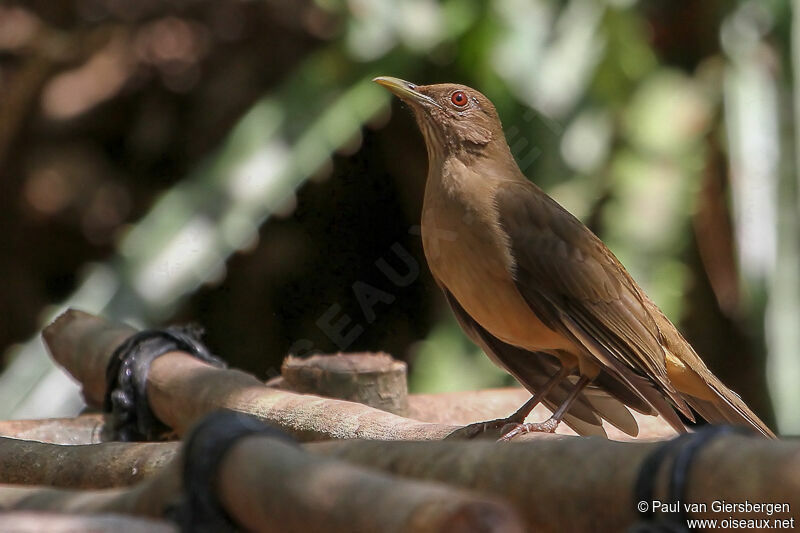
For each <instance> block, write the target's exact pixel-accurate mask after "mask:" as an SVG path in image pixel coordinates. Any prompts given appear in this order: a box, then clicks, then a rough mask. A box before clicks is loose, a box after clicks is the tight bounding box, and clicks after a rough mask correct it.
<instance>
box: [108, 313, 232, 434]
mask: <svg viewBox="0 0 800 533" xmlns="http://www.w3.org/2000/svg"><path fill="white" fill-rule="evenodd" d="M202 334H203V330H202V329H201V328H200V327H198V326H196V325H188V326H170V327H168V328H166V329H151V330H145V331H140V332H138V333H134V334H133V335H131V336H130V337H128V338H127V339H126V340H125V342H123V343H122V344H120V345H119V346H117V348H116V350H114V353H113V354H112V356H111V359H110V360H109V362H108V367H107V368H106V395H105V399H104V401H103V410H104V411H105V412H107V413H111V426H112V429H113V434H114V438H115V439H117V440H121V441H125V442H131V441H141V440H159V439H160V438H162V437H163V435H164V434H165V433H167V432H168V431H169V428H168V427H167V426H165V425H164V424H163V423H162V422H161V421H160V420H158V418H156V416H155V415H154V414H153V411H152V410H151V409H150V405H149V404H148V402H147V374H148V372H149V371H150V364H151V363H152V362H153V360H155V359H156V358H157V357H160V356H162V355H164V354H165V353H168V352H173V351H181V352H186V353H188V354H190V355H192V356H194V357H196V358H197V359H200V360H201V361H204V362H206V363H209V364H211V365H214V366H216V367H218V368H225V367H226V365H225V362H224V361H223V360H222V359H220V358H219V357H217V356H215V355H213V354H212V353H211V352H209V351H208V348H206V347H205V345H204V344H203V343H202V342H200V337H201V336H202Z"/></svg>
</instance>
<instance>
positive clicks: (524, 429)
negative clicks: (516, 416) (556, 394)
mask: <svg viewBox="0 0 800 533" xmlns="http://www.w3.org/2000/svg"><path fill="white" fill-rule="evenodd" d="M590 381H591V380H590V379H589V378H588V377H586V376H581V377H580V379H578V382H577V383H575V387H573V389H572V390H571V391H570V392H569V395H568V396H567V398H566V399H565V400H564V401H563V402H562V403H561V405H559V406H558V409H556V411H555V412H554V413H553V416H551V417H550V418H548V419H547V420H545V421H544V422H539V423H533V424H517V426H516V427H515V428H514V429H512V430H511V431H509V432H508V433H506V434H505V435H503V436H502V437H500V441H503V442H508V441H510V440H511V439H513V438H514V437H516V436H517V435H521V434H523V433H532V432H534V431H537V432H540V433H553V432H554V431H555V430H556V428H557V427H558V424H559V423H560V422H561V419H562V418H564V415H565V414H566V413H567V410H568V409H569V406H570V405H572V402H574V401H575V399H576V398H577V397H578V395H579V394H580V393H581V391H582V390H583V389H584V388H585V387H586V385H588V384H589V382H590Z"/></svg>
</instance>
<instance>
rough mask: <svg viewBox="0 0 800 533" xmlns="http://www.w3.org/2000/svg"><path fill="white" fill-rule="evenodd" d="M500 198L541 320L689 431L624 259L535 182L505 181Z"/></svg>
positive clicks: (521, 280)
mask: <svg viewBox="0 0 800 533" xmlns="http://www.w3.org/2000/svg"><path fill="white" fill-rule="evenodd" d="M494 201H495V204H496V208H497V211H498V214H499V221H500V225H501V226H502V228H503V230H504V231H505V232H506V233H507V234H508V237H509V244H510V246H511V251H512V256H513V258H514V261H515V264H514V269H515V270H514V272H513V274H514V280H515V283H516V286H517V289H518V290H519V292H520V294H521V295H522V296H523V298H524V299H525V301H526V302H527V303H528V305H529V306H530V307H531V309H532V310H533V311H534V312H535V313H536V315H537V316H538V317H539V319H540V320H541V321H542V322H543V323H544V324H545V325H547V326H548V327H550V328H551V329H553V330H555V331H558V332H560V333H562V334H564V335H566V336H568V337H569V338H571V339H572V340H573V341H574V342H575V343H576V344H578V345H579V346H582V347H583V348H584V349H585V351H586V353H587V354H589V355H591V356H592V357H593V358H594V359H595V361H596V362H597V363H599V365H600V367H601V368H602V369H604V370H605V371H607V372H608V373H609V374H610V375H611V376H613V377H614V378H616V379H617V380H618V381H620V382H621V383H623V384H624V385H625V386H627V387H628V388H629V389H630V390H631V391H632V392H635V393H636V394H637V395H639V396H640V397H641V398H642V399H644V400H646V401H647V402H648V403H650V404H651V405H652V406H653V407H654V408H655V409H656V410H657V411H658V412H659V413H660V414H661V415H662V416H664V418H665V419H666V420H667V421H668V422H669V423H670V424H671V425H672V426H673V427H675V429H677V430H679V431H680V430H682V429H683V423H682V422H681V421H680V419H679V418H678V416H677V415H676V413H675V411H674V410H673V409H672V407H671V406H670V405H669V403H667V402H666V401H665V400H664V395H666V396H667V397H668V398H669V399H670V400H671V402H672V404H673V406H674V407H675V408H677V409H678V410H680V411H681V412H682V413H683V414H684V415H685V416H687V417H689V418H690V419H692V418H693V415H692V412H691V410H690V409H689V406H688V405H687V404H686V402H685V401H684V399H683V398H682V397H681V395H680V393H679V392H678V391H677V390H676V389H675V387H674V386H673V385H672V384H671V383H670V381H669V378H668V376H667V370H666V361H665V357H666V356H665V353H664V350H663V348H662V345H661V342H660V341H661V333H660V331H659V329H658V326H657V325H656V323H655V321H654V319H653V317H652V316H651V314H650V313H649V312H648V310H647V308H646V307H645V304H644V300H643V295H642V292H641V289H639V287H638V286H637V284H636V282H635V281H633V279H632V278H631V277H630V275H629V274H628V273H627V271H626V270H625V268H624V267H623V266H622V265H621V264H620V263H619V261H618V260H617V259H616V257H614V255H613V254H612V253H611V251H610V250H608V248H606V246H605V245H604V244H603V242H602V241H600V239H598V238H597V237H596V236H595V235H594V234H593V233H592V232H591V231H589V229H588V228H586V226H584V225H583V224H582V223H581V222H580V221H579V220H577V219H576V218H575V217H573V216H572V215H571V214H570V213H569V212H567V211H566V210H565V209H564V208H562V207H561V206H560V205H559V204H558V203H556V202H555V201H554V200H552V199H551V198H550V197H549V196H547V195H546V194H544V193H543V192H542V191H541V190H539V189H538V188H537V187H536V186H535V185H534V184H532V183H530V182H528V181H508V182H503V183H502V184H501V185H500V186H499V187H498V188H497V190H496V192H495V197H494Z"/></svg>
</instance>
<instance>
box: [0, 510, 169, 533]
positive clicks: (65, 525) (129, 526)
mask: <svg viewBox="0 0 800 533" xmlns="http://www.w3.org/2000/svg"><path fill="white" fill-rule="evenodd" d="M0 531H6V532H13V533H42V531H46V532H47V533H77V532H79V531H89V532H91V533H118V532H120V531H124V532H125V533H178V528H177V527H175V524H173V523H171V522H167V521H166V520H152V519H146V518H135V517H131V516H124V515H114V514H96V515H79V514H67V513H36V512H30V511H17V512H10V513H0Z"/></svg>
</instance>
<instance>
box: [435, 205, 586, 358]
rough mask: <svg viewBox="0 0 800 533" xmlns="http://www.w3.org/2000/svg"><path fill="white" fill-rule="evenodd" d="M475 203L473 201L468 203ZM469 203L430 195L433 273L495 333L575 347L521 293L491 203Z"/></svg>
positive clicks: (519, 341)
mask: <svg viewBox="0 0 800 533" xmlns="http://www.w3.org/2000/svg"><path fill="white" fill-rule="evenodd" d="M467 204H471V205H467ZM484 206H485V207H486V209H484V210H481V208H480V204H479V205H478V206H477V207H476V206H475V204H474V203H470V202H464V201H462V200H461V199H459V198H453V197H449V196H448V195H446V194H430V191H429V193H428V194H426V198H425V205H424V207H423V215H422V244H423V248H424V251H425V257H426V259H427V261H428V265H429V267H430V269H431V272H432V273H433V275H434V276H435V277H436V278H437V279H438V280H439V281H440V282H441V283H443V284H444V285H445V286H446V287H447V289H448V290H449V291H450V292H451V293H452V294H453V296H455V298H456V299H457V300H458V302H459V303H460V304H461V306H462V307H463V308H464V309H465V310H466V311H467V312H468V313H469V314H470V316H472V317H473V318H474V319H475V320H476V321H477V322H478V323H479V324H481V326H483V327H484V328H486V330H488V331H489V332H490V333H491V334H492V335H494V336H495V337H497V338H499V339H501V340H503V341H504V342H507V343H509V344H513V345H516V346H520V347H523V348H527V349H529V350H551V349H562V350H567V351H571V350H569V348H570V347H571V345H570V344H569V342H568V341H567V340H566V339H565V338H564V337H563V336H561V335H560V334H558V333H556V332H555V331H553V330H551V329H549V328H548V327H547V326H545V325H544V324H543V323H542V322H541V321H540V320H539V319H538V317H537V316H536V315H535V314H534V313H533V311H532V310H531V309H530V307H529V306H528V304H527V303H526V302H525V300H524V299H523V298H522V296H521V295H520V293H519V291H517V288H516V286H515V284H514V280H513V277H512V273H511V272H512V268H513V256H512V254H511V251H510V250H509V248H508V245H507V238H506V236H505V234H504V233H503V231H502V229H501V228H500V226H499V224H498V223H497V222H496V216H495V215H494V213H493V207H492V205H491V203H490V202H487V203H486V204H484Z"/></svg>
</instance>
